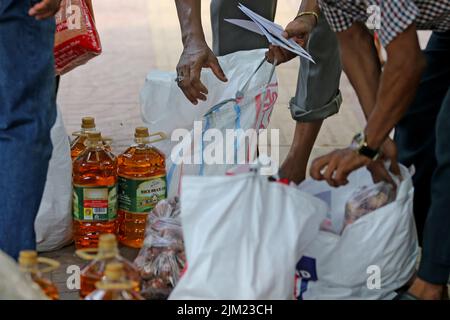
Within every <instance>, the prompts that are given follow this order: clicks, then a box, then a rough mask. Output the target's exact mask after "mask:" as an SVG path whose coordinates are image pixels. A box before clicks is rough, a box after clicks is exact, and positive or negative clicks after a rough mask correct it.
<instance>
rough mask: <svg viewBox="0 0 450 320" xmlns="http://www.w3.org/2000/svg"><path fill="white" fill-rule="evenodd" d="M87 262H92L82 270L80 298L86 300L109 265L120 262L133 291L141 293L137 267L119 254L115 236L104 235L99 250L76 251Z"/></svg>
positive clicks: (100, 240)
mask: <svg viewBox="0 0 450 320" xmlns="http://www.w3.org/2000/svg"><path fill="white" fill-rule="evenodd" d="M76 253H77V255H78V256H79V257H81V258H82V259H85V260H91V261H90V262H89V263H88V264H87V265H86V266H84V267H83V268H82V270H81V276H80V297H81V298H84V297H86V296H87V295H88V294H90V293H91V292H92V291H94V290H95V284H96V283H97V282H98V281H100V280H101V279H102V277H103V276H104V273H105V268H106V265H107V264H108V263H113V262H118V263H121V264H122V265H123V270H124V277H125V278H126V280H127V281H130V282H131V284H132V289H133V290H134V291H135V292H139V291H140V288H141V279H140V276H139V271H138V270H137V268H136V266H135V265H134V264H133V263H131V262H129V261H128V260H126V259H125V258H123V257H122V256H121V255H120V253H119V248H118V245H117V239H116V237H115V236H114V235H113V234H102V235H101V236H100V238H99V243H98V248H87V249H80V250H77V251H76Z"/></svg>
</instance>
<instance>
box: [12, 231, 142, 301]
mask: <svg viewBox="0 0 450 320" xmlns="http://www.w3.org/2000/svg"><path fill="white" fill-rule="evenodd" d="M94 252H95V254H93V253H94ZM77 255H78V256H80V257H81V258H83V259H86V260H90V262H89V263H87V264H86V266H85V267H84V268H83V269H82V270H81V275H80V297H81V298H82V299H86V300H143V299H144V298H142V296H141V295H140V293H139V292H140V290H141V277H140V274H139V271H138V270H137V268H136V267H135V266H134V264H133V263H131V262H130V261H128V260H126V259H125V258H123V257H122V256H121V255H120V253H119V249H118V244H117V240H116V236H115V235H113V234H103V235H101V236H100V238H99V246H98V248H96V249H94V248H85V249H79V250H77ZM45 265H46V266H45ZM42 266H45V267H42ZM59 266H60V264H59V262H57V261H55V260H52V259H48V258H43V257H38V254H37V252H36V251H32V250H24V251H21V252H20V255H19V268H20V271H21V272H22V273H23V275H24V276H25V277H26V278H28V279H29V280H30V282H31V283H34V285H35V286H36V287H37V288H39V289H40V290H41V291H42V292H43V293H44V294H45V295H46V296H47V297H48V298H49V299H51V300H58V299H59V292H58V289H57V287H56V285H55V284H54V283H52V282H51V281H50V279H48V278H46V277H45V275H44V274H45V273H47V272H50V271H53V270H56V269H57V268H59Z"/></svg>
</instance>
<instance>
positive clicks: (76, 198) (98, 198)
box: [73, 185, 117, 221]
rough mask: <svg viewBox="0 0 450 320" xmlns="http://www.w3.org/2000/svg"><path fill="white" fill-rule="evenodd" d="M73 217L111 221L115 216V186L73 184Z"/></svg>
mask: <svg viewBox="0 0 450 320" xmlns="http://www.w3.org/2000/svg"><path fill="white" fill-rule="evenodd" d="M73 218H74V219H75V220H81V221H111V220H114V219H116V218H117V186H116V185H114V186H109V187H103V186H102V187H85V186H77V185H74V186H73Z"/></svg>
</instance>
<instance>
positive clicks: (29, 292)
mask: <svg viewBox="0 0 450 320" xmlns="http://www.w3.org/2000/svg"><path fill="white" fill-rule="evenodd" d="M0 266H1V267H0V300H49V298H48V297H47V296H46V295H45V294H44V292H43V291H42V289H41V288H40V287H39V285H37V284H36V283H35V282H34V281H33V280H32V279H31V277H27V276H24V275H23V273H22V272H21V271H20V267H19V265H18V264H17V263H16V261H15V260H14V259H13V258H11V257H9V256H8V255H7V254H6V253H4V252H3V251H1V250H0Z"/></svg>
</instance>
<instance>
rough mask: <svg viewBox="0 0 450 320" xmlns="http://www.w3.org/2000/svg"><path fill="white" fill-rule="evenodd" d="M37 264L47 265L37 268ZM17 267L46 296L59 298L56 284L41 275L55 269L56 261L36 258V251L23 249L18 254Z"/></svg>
mask: <svg viewBox="0 0 450 320" xmlns="http://www.w3.org/2000/svg"><path fill="white" fill-rule="evenodd" d="M39 264H47V265H48V267H46V268H44V269H41V270H39ZM19 267H20V270H21V271H22V273H24V274H25V276H26V277H29V278H30V279H31V280H32V281H33V282H34V283H36V284H37V285H38V286H39V287H40V288H41V290H42V291H43V292H44V294H45V295H46V296H47V297H48V298H50V299H52V300H58V299H59V293H58V289H57V288H56V286H55V285H54V284H53V283H52V282H51V281H50V280H48V279H46V278H45V277H44V276H43V273H45V272H48V271H52V270H55V269H57V268H58V267H59V263H58V262H57V261H55V260H52V259H46V258H42V257H39V258H38V255H37V252H36V251H32V250H24V251H21V252H20V254H19Z"/></svg>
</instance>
